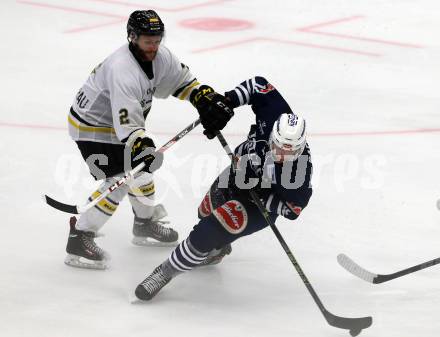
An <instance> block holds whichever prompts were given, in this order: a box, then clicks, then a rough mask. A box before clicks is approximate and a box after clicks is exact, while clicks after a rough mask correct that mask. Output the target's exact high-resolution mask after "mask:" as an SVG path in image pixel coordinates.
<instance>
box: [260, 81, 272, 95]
mask: <svg viewBox="0 0 440 337" xmlns="http://www.w3.org/2000/svg"><path fill="white" fill-rule="evenodd" d="M273 90H275V87H274V86H273V85H272V84H270V83H267V84H266V85H265V86H262V85H258V84H256V85H255V91H256V92H258V93H260V94H267V93H268V92H271V91H273Z"/></svg>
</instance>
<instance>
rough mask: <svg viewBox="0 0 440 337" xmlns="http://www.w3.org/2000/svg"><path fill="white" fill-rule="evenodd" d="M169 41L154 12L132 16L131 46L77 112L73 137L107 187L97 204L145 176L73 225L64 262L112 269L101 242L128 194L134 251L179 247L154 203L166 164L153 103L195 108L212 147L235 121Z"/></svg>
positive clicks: (102, 73) (94, 83) (83, 95)
mask: <svg viewBox="0 0 440 337" xmlns="http://www.w3.org/2000/svg"><path fill="white" fill-rule="evenodd" d="M164 33H165V27H164V24H163V22H162V20H161V19H160V17H159V16H158V15H157V13H156V12H155V11H153V10H141V11H135V12H133V13H132V14H131V15H130V17H129V19H128V23H127V40H128V43H127V44H125V45H123V46H122V47H120V48H119V49H117V50H116V51H115V52H113V53H112V54H111V55H110V56H108V57H107V58H106V59H105V60H104V61H103V62H102V63H101V64H99V65H98V66H97V67H96V68H95V69H94V70H93V71H92V73H91V74H90V76H89V78H88V79H87V81H86V83H85V84H84V85H83V86H82V87H81V88H80V90H79V91H78V93H77V95H76V98H75V99H74V102H73V104H72V107H71V108H70V113H69V116H68V123H69V133H70V136H71V137H72V139H73V140H74V141H75V142H76V144H77V145H78V148H79V150H80V151H81V154H82V156H83V158H84V160H85V161H86V162H87V164H88V166H89V169H90V173H91V174H92V175H93V177H94V178H95V179H97V180H102V184H101V185H100V186H99V188H98V189H97V190H96V191H95V192H94V193H93V194H92V195H91V196H90V198H89V200H90V201H91V200H93V199H94V198H96V197H97V196H99V195H100V194H101V193H102V191H105V190H106V189H107V188H108V187H109V186H111V185H112V184H113V183H114V182H115V181H117V179H118V178H117V177H120V176H121V175H122V174H123V173H124V172H127V171H129V170H131V169H132V168H134V167H135V166H137V165H139V164H140V163H142V162H145V168H144V171H142V172H141V173H140V174H138V175H137V176H135V179H134V180H133V182H132V183H130V185H129V186H127V185H125V186H121V187H120V188H118V189H116V190H115V191H114V192H112V193H111V194H109V195H108V196H107V197H106V198H104V199H103V200H102V201H100V202H99V203H98V204H97V205H96V206H95V207H93V208H92V209H90V210H88V211H87V212H85V213H84V214H82V215H81V216H79V217H78V218H75V217H73V218H71V220H70V233H69V238H68V243H67V247H66V251H67V253H68V255H67V257H66V259H65V263H66V264H68V265H71V266H75V267H85V268H95V269H105V268H106V267H107V260H108V254H107V253H106V252H104V251H103V250H102V249H101V248H100V247H98V245H97V244H96V243H95V241H94V239H95V238H96V236H97V233H98V231H99V230H100V229H101V228H102V226H103V225H104V224H105V223H106V221H108V220H109V219H110V217H111V216H112V215H113V213H114V212H115V211H116V209H117V207H118V205H119V202H120V201H121V200H122V199H123V198H124V197H125V195H126V194H128V198H129V201H130V203H131V206H132V209H133V213H134V223H133V235H134V238H133V243H135V244H138V245H145V244H148V243H149V242H151V241H150V240H151V239H153V241H156V242H160V243H174V242H176V241H177V239H178V234H177V232H176V231H175V230H173V229H171V228H168V227H165V226H164V223H166V222H165V221H163V217H164V216H166V211H165V209H164V208H163V206H162V205H155V203H154V191H155V189H154V181H153V175H152V173H153V171H155V170H156V169H158V168H159V167H160V165H161V163H162V158H161V155H160V154H158V153H156V152H154V150H155V148H156V146H155V144H154V142H153V140H152V139H151V138H150V137H148V136H147V133H146V128H145V120H146V118H147V116H148V113H149V112H150V109H151V106H152V101H153V97H156V98H167V97H169V96H171V95H172V96H174V97H176V98H178V99H181V100H188V101H190V102H191V103H192V104H193V106H194V107H195V108H196V109H197V111H198V113H199V115H200V120H201V124H202V125H203V127H204V129H205V130H204V134H205V135H206V136H207V137H208V138H209V139H212V138H213V137H214V135H215V133H216V131H217V130H221V129H223V128H224V127H225V125H226V124H227V122H228V121H229V119H230V118H231V117H232V115H233V111H232V109H231V108H229V107H228V106H227V105H226V104H224V96H222V95H220V94H218V93H217V92H215V91H214V90H213V89H212V88H211V87H210V86H207V85H201V84H200V83H199V82H198V81H197V79H196V78H195V77H194V76H193V75H192V74H191V72H190V70H189V68H188V67H187V66H186V65H184V64H183V63H180V61H179V60H178V59H177V58H176V56H174V54H173V53H172V52H171V51H170V50H169V49H168V48H166V47H165V46H163V45H162V43H161V42H162V39H163V37H164ZM145 153H147V154H146V155H145Z"/></svg>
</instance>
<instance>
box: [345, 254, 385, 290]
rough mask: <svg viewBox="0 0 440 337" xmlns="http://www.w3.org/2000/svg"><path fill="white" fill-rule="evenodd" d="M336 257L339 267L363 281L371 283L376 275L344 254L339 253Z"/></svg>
mask: <svg viewBox="0 0 440 337" xmlns="http://www.w3.org/2000/svg"><path fill="white" fill-rule="evenodd" d="M337 259H338V263H339V264H340V265H341V267H343V268H344V269H346V270H347V271H348V272H350V273H352V274H353V275H355V276H357V277H359V278H360V279H362V280H364V281H367V282H370V283H373V281H374V278H375V277H377V274H374V273H372V272H369V271H368V270H366V269H364V268H362V267H361V266H359V265H358V264H357V263H356V262H354V261H353V260H352V259H350V258H349V257H348V256H347V255H345V254H339V255H338V258H337Z"/></svg>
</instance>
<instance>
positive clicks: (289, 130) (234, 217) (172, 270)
mask: <svg viewBox="0 0 440 337" xmlns="http://www.w3.org/2000/svg"><path fill="white" fill-rule="evenodd" d="M225 97H226V101H227V102H228V104H229V105H230V107H231V108H236V107H238V106H241V105H246V104H248V105H251V108H252V110H253V112H254V113H255V117H256V123H255V124H253V125H251V129H250V132H249V134H248V137H247V139H246V140H245V141H244V142H243V143H241V144H240V145H239V146H238V147H237V148H236V149H235V151H234V152H235V158H236V162H235V163H234V164H235V165H236V167H237V169H236V170H235V169H233V168H232V165H234V164H231V166H230V167H228V168H226V169H225V170H224V171H223V172H222V174H220V175H219V177H217V179H216V180H215V181H214V183H213V184H212V186H211V188H210V190H209V191H208V193H207V194H206V196H205V197H204V199H203V200H202V203H201V204H200V206H199V209H198V215H199V219H200V220H199V222H198V223H197V224H196V225H195V226H194V228H193V230H192V231H191V232H190V234H189V236H188V237H187V238H186V239H185V240H183V241H182V242H181V243H180V244H179V245H178V246H177V247H176V249H175V250H174V251H173V252H172V253H171V255H170V257H169V258H168V259H167V260H165V261H164V262H163V263H162V264H161V265H159V266H158V267H156V268H155V269H154V271H153V272H152V273H151V274H150V275H149V276H148V277H147V278H146V279H145V280H144V281H143V282H141V283H140V284H139V285H138V286H137V288H136V291H135V294H136V296H137V298H139V299H141V300H150V299H151V298H153V297H154V296H155V295H156V294H157V293H158V292H159V291H160V290H161V289H162V288H163V287H164V286H165V285H166V284H167V283H168V282H170V281H171V279H172V278H173V277H175V276H177V275H179V274H181V273H183V272H186V271H189V270H191V269H193V268H195V267H198V266H201V265H212V264H216V263H219V262H220V261H221V260H222V258H223V257H224V256H225V255H227V254H230V253H231V250H232V249H231V243H232V242H233V241H235V240H237V239H238V238H240V237H243V236H246V235H250V234H252V233H255V232H257V231H259V230H261V229H263V228H265V227H267V226H268V223H267V222H266V221H265V219H264V217H263V215H262V214H261V212H260V211H259V209H258V208H257V206H256V205H255V204H254V202H253V201H252V198H251V197H250V193H249V190H250V189H252V190H253V191H255V192H256V193H257V195H258V196H259V198H260V200H261V201H262V203H263V205H264V206H265V207H266V209H267V210H268V211H269V214H270V216H271V218H272V220H273V221H275V220H276V218H277V217H278V216H283V217H285V218H287V219H290V220H295V219H296V218H297V217H298V216H299V215H300V214H301V211H302V210H303V209H304V208H305V207H306V206H307V204H308V202H309V199H310V197H311V195H312V187H311V183H310V180H311V175H312V163H311V158H310V149H309V146H308V144H307V142H306V122H305V120H304V119H303V118H302V117H301V116H299V115H298V114H296V113H294V112H293V111H292V109H291V108H290V107H289V105H288V104H287V102H286V101H285V100H284V98H283V97H282V96H281V94H280V93H279V92H278V90H277V89H276V88H275V87H274V86H273V85H271V84H270V83H269V82H268V81H267V80H266V79H265V78H263V77H254V78H252V79H249V80H247V81H244V82H242V83H241V84H239V85H238V86H237V87H235V89H234V90H231V91H228V92H226V93H225Z"/></svg>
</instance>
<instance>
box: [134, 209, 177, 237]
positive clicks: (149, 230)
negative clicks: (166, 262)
mask: <svg viewBox="0 0 440 337" xmlns="http://www.w3.org/2000/svg"><path fill="white" fill-rule="evenodd" d="M165 216H167V212H166V211H165V208H164V207H163V205H161V204H159V205H156V206H155V207H154V213H153V216H152V217H151V219H141V218H138V217H137V216H136V215H135V217H134V223H133V235H134V238H133V240H132V242H133V244H135V245H138V246H175V245H176V244H177V239H178V237H179V235H178V234H177V232H176V231H175V230H174V229H172V228H168V227H165V226H164V225H165V224H168V223H169V221H164V220H161V219H162V218H164V217H165ZM151 239H153V240H151Z"/></svg>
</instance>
